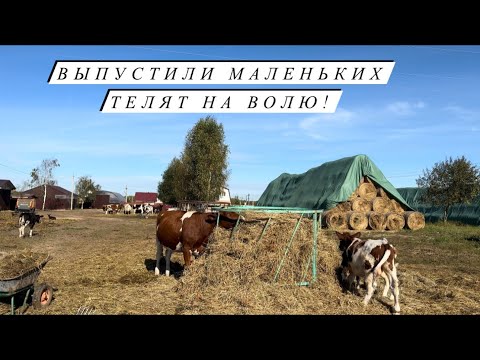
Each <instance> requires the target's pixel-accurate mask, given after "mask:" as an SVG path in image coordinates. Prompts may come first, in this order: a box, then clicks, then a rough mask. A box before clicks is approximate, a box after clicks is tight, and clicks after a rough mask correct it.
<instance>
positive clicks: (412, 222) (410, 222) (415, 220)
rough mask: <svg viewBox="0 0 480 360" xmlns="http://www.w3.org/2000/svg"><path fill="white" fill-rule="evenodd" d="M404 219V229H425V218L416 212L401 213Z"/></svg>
mask: <svg viewBox="0 0 480 360" xmlns="http://www.w3.org/2000/svg"><path fill="white" fill-rule="evenodd" d="M403 216H404V217H405V224H406V227H407V228H408V229H410V230H419V229H423V228H424V227H425V216H423V214H422V213H420V212H418V211H405V212H404V213H403Z"/></svg>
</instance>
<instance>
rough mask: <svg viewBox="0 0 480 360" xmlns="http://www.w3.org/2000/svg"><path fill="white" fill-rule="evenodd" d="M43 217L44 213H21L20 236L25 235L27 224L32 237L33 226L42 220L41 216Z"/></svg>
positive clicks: (19, 221)
mask: <svg viewBox="0 0 480 360" xmlns="http://www.w3.org/2000/svg"><path fill="white" fill-rule="evenodd" d="M42 217H43V215H36V214H34V213H22V214H20V217H19V218H18V225H19V226H20V228H19V229H18V230H19V232H20V234H19V235H18V237H25V228H26V227H27V226H28V227H29V228H30V237H32V234H33V227H34V226H35V224H36V223H39V222H40V218H42Z"/></svg>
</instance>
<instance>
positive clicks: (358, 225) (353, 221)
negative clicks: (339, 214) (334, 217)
mask: <svg viewBox="0 0 480 360" xmlns="http://www.w3.org/2000/svg"><path fill="white" fill-rule="evenodd" d="M347 221H348V226H349V227H350V229H352V230H365V229H366V228H367V226H368V217H367V215H366V214H365V213H363V212H359V211H349V212H348V213H347Z"/></svg>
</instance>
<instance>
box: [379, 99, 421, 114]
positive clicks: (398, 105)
mask: <svg viewBox="0 0 480 360" xmlns="http://www.w3.org/2000/svg"><path fill="white" fill-rule="evenodd" d="M425 106H426V105H425V103H424V102H423V101H417V102H414V103H412V102H408V101H396V102H394V103H391V104H389V105H387V108H386V109H387V111H388V112H391V113H393V114H395V115H399V116H407V115H413V114H415V112H416V110H418V109H423V108H425Z"/></svg>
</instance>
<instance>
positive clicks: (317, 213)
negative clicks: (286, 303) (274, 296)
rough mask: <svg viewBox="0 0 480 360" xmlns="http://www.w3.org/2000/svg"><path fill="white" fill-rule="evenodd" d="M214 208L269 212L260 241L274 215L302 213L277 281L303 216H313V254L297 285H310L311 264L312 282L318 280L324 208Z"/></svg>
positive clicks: (218, 208) (284, 255)
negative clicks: (319, 235)
mask: <svg viewBox="0 0 480 360" xmlns="http://www.w3.org/2000/svg"><path fill="white" fill-rule="evenodd" d="M212 210H214V211H226V212H235V213H237V214H240V215H242V214H245V213H247V212H249V213H250V212H254V213H255V212H258V213H266V214H268V219H265V220H267V221H266V223H265V225H264V226H263V229H262V231H261V233H260V236H259V238H258V241H260V240H261V239H262V238H263V236H264V235H265V233H266V231H267V228H268V226H269V224H270V221H271V220H272V217H274V216H275V214H300V218H299V219H298V220H297V221H296V223H295V226H294V229H293V231H292V234H291V236H290V238H289V240H288V243H287V246H286V247H285V251H284V254H283V257H282V259H281V260H280V263H279V265H278V267H277V270H276V272H275V276H274V279H273V282H276V281H277V280H278V276H279V274H280V271H281V269H282V267H283V264H284V261H285V258H286V257H287V255H288V252H289V251H290V248H291V245H292V242H293V240H294V238H295V234H296V233H297V230H298V228H299V226H300V222H301V220H302V218H304V217H312V219H313V222H312V226H313V228H312V230H313V231H312V232H313V236H312V254H311V256H310V257H309V259H308V263H307V266H306V267H305V271H304V275H303V277H302V281H300V282H297V283H296V285H299V286H308V285H310V282H308V281H305V276H306V272H307V271H308V268H309V267H310V264H311V268H312V281H311V282H312V283H313V282H315V281H316V280H317V265H316V264H317V240H318V232H319V229H320V228H321V226H320V225H321V217H322V213H323V210H312V209H305V208H287V207H272V206H248V205H247V206H230V207H228V208H222V207H213V208H212ZM219 220H220V217H217V228H218V224H219ZM239 222H240V217H239V218H238V220H237V222H236V223H235V226H234V228H233V229H232V233H231V235H230V240H232V239H233V236H234V234H235V232H236V231H237V228H238V224H239Z"/></svg>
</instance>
